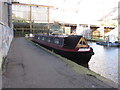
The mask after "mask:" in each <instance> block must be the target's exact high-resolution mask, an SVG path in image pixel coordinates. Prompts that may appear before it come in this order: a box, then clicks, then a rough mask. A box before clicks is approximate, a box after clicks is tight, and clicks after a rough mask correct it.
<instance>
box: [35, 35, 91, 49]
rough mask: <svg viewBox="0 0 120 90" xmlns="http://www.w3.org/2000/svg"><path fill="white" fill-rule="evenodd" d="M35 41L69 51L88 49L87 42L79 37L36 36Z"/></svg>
mask: <svg viewBox="0 0 120 90" xmlns="http://www.w3.org/2000/svg"><path fill="white" fill-rule="evenodd" d="M34 38H35V40H37V41H40V42H41V43H44V44H51V45H57V46H60V47H63V48H67V49H75V48H88V47H89V45H88V43H87V42H86V40H85V39H84V38H83V37H82V36H79V35H49V36H47V35H39V34H37V35H35V37H34Z"/></svg>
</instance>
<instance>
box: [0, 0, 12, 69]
mask: <svg viewBox="0 0 120 90" xmlns="http://www.w3.org/2000/svg"><path fill="white" fill-rule="evenodd" d="M7 1H8V0H1V1H0V70H1V65H2V62H3V57H6V56H7V53H8V50H9V48H10V44H11V41H12V39H13V30H12V28H11V27H12V21H11V20H12V17H11V15H10V14H12V8H11V5H10V7H9V5H8V4H7V3H6V4H5V3H4V2H7ZM9 1H10V0H9ZM8 9H9V12H10V13H8Z"/></svg>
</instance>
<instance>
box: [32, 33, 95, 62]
mask: <svg viewBox="0 0 120 90" xmlns="http://www.w3.org/2000/svg"><path fill="white" fill-rule="evenodd" d="M32 41H33V42H35V43H38V44H40V45H42V46H44V47H45V48H47V49H50V50H52V51H54V52H55V53H56V54H59V55H61V56H63V57H65V58H67V59H70V60H72V61H74V62H76V63H78V64H88V62H89V61H90V59H91V56H92V55H94V52H93V49H92V48H91V47H90V46H89V45H88V43H87V42H86V40H85V38H83V37H82V36H81V35H44V34H35V35H34V37H33V40H32Z"/></svg>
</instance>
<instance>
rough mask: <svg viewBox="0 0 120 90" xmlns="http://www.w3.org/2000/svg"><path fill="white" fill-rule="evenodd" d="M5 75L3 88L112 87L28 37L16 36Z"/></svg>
mask: <svg viewBox="0 0 120 90" xmlns="http://www.w3.org/2000/svg"><path fill="white" fill-rule="evenodd" d="M79 71H80V72H82V70H79ZM2 78H3V85H2V87H3V88H112V86H110V84H108V83H105V82H103V81H101V80H99V79H97V78H96V77H94V76H92V75H87V74H78V73H76V72H75V71H74V70H73V69H72V65H70V64H68V63H66V62H64V61H63V60H61V59H60V58H58V57H57V56H54V55H53V54H51V53H48V52H47V51H45V50H44V49H42V48H40V47H37V46H35V45H34V44H33V43H31V42H30V41H29V40H26V39H25V38H14V40H13V43H12V45H11V48H10V51H9V53H8V57H7V66H6V71H5V72H4V73H3V76H2Z"/></svg>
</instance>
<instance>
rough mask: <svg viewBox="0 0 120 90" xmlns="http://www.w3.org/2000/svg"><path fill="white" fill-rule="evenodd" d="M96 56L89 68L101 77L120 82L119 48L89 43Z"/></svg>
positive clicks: (93, 57)
mask: <svg viewBox="0 0 120 90" xmlns="http://www.w3.org/2000/svg"><path fill="white" fill-rule="evenodd" d="M88 43H89V45H90V46H91V47H92V48H93V50H94V52H95V55H93V56H92V58H91V60H90V62H89V68H90V69H91V70H92V71H94V72H96V73H99V74H100V75H102V76H104V77H106V78H108V79H111V80H113V81H115V82H118V50H120V48H118V47H104V46H100V45H97V44H96V43H94V42H88Z"/></svg>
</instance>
